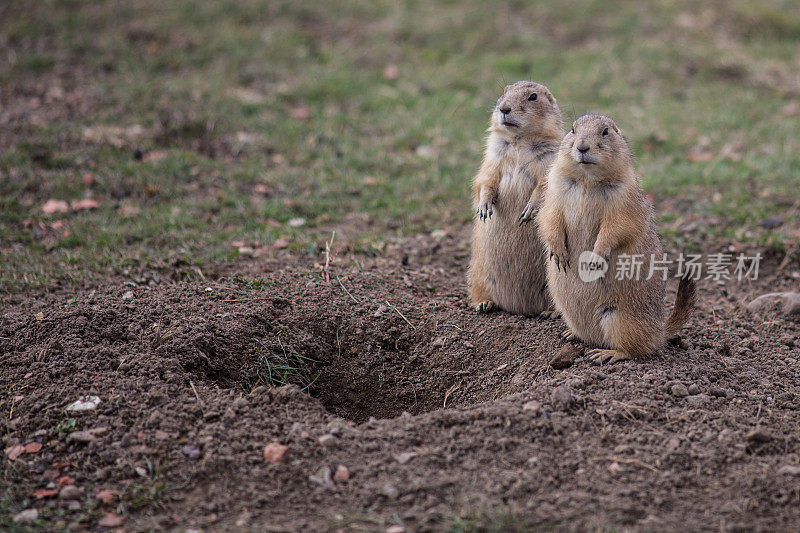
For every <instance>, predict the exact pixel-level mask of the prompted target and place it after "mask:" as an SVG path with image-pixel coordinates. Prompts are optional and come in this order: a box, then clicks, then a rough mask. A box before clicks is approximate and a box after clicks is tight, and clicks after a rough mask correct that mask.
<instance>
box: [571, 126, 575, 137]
mask: <svg viewBox="0 0 800 533" xmlns="http://www.w3.org/2000/svg"><path fill="white" fill-rule="evenodd" d="M570 133H571V134H573V135H575V126H572V131H570Z"/></svg>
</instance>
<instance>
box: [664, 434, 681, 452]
mask: <svg viewBox="0 0 800 533" xmlns="http://www.w3.org/2000/svg"><path fill="white" fill-rule="evenodd" d="M680 445H681V441H680V440H679V439H677V438H675V437H672V438H671V439H669V440H668V441H667V451H668V452H674V451H675V450H677V449H678V447H679V446H680Z"/></svg>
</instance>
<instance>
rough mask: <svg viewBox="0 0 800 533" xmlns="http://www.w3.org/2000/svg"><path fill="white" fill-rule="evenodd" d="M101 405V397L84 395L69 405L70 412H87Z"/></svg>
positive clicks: (68, 410)
mask: <svg viewBox="0 0 800 533" xmlns="http://www.w3.org/2000/svg"><path fill="white" fill-rule="evenodd" d="M98 405H100V398H99V397H98V396H84V397H82V398H79V399H77V400H75V401H74V402H72V403H71V404H69V405H68V406H67V412H69V413H85V412H87V411H94V410H95V409H97V406H98Z"/></svg>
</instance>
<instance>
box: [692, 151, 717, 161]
mask: <svg viewBox="0 0 800 533" xmlns="http://www.w3.org/2000/svg"><path fill="white" fill-rule="evenodd" d="M686 159H688V160H689V161H692V162H693V163H708V162H709V161H713V160H714V154H712V153H711V152H689V155H687V156H686Z"/></svg>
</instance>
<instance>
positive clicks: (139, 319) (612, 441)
mask: <svg viewBox="0 0 800 533" xmlns="http://www.w3.org/2000/svg"><path fill="white" fill-rule="evenodd" d="M467 236H468V229H467V228H465V229H464V230H462V231H460V232H456V233H455V234H453V235H448V236H440V237H439V238H434V237H430V236H425V235H419V236H416V237H411V238H409V239H407V240H404V241H399V242H396V243H393V244H389V245H388V246H387V248H386V251H385V253H384V254H383V255H381V256H379V257H367V256H364V255H355V254H353V253H350V252H348V251H340V252H339V254H338V257H337V261H336V263H334V266H333V268H332V270H331V272H332V274H333V277H332V279H331V281H329V282H326V281H324V280H323V279H322V278H321V276H320V272H319V270H318V269H317V268H315V267H314V265H313V264H312V263H313V261H312V262H310V263H309V262H308V261H307V259H301V258H297V257H293V256H288V255H287V256H281V257H278V258H275V259H272V260H270V261H266V262H265V261H259V260H252V262H251V263H249V264H242V263H237V264H236V265H231V266H229V267H227V268H225V269H221V270H219V271H217V272H211V273H209V272H205V274H204V275H205V278H206V279H205V280H199V281H171V280H169V278H168V277H163V276H162V277H161V279H160V281H159V282H157V283H156V282H154V281H152V278H150V279H149V280H148V279H145V278H146V276H145V277H143V278H142V279H141V281H140V283H134V282H130V281H128V282H124V280H122V279H108V280H107V281H106V282H104V283H102V284H98V285H94V286H86V287H75V286H69V287H52V288H51V289H50V290H48V291H47V292H43V293H37V294H17V295H7V296H5V297H4V302H3V313H2V319H0V362H1V364H2V368H3V371H2V373H0V391H2V392H0V411H1V412H2V422H0V424H2V425H0V431H2V439H3V448H4V449H7V450H8V449H9V448H11V447H13V446H14V445H17V444H27V443H30V442H38V443H41V444H42V446H43V447H42V449H41V450H40V451H38V452H34V453H28V454H23V455H21V456H20V457H19V458H18V459H16V460H15V461H10V460H9V458H8V457H5V456H4V457H3V458H2V464H3V467H2V477H1V478H0V482H2V483H3V484H4V485H5V487H4V489H5V491H6V492H7V493H8V494H10V495H11V501H10V502H9V503H7V505H6V511H8V512H9V513H17V512H19V511H21V510H22V509H25V508H28V507H34V508H37V509H39V510H40V516H41V520H42V521H41V522H40V525H41V524H43V527H44V528H45V529H52V528H54V527H67V528H73V529H90V530H93V529H98V527H99V526H98V520H99V519H100V518H101V517H102V516H103V515H104V513H105V512H114V513H117V514H121V515H123V516H124V517H125V520H126V521H125V526H124V527H125V529H126V530H148V529H173V528H176V529H177V528H199V529H203V530H208V531H212V530H214V531H216V530H276V531H283V530H336V529H337V528H344V529H345V530H370V531H371V530H383V529H384V528H386V527H388V526H390V525H394V524H400V525H403V526H405V527H406V528H407V530H409V531H410V530H415V531H425V530H442V529H448V528H452V529H456V530H459V529H477V530H485V529H503V530H509V529H527V528H530V527H533V526H540V527H556V528H558V529H565V530H594V529H601V530H611V529H615V530H616V529H626V528H632V529H634V530H676V529H681V530H712V529H713V530H770V531H776V530H783V531H787V530H796V529H798V528H800V469H798V468H797V465H798V464H799V463H800V432H799V428H800V410H799V409H798V403H799V401H800V379H798V358H800V349H799V348H798V344H797V339H798V331H800V324H798V323H797V322H794V321H792V320H789V319H786V318H783V317H780V316H768V317H756V316H752V315H750V314H749V313H748V312H747V311H746V310H745V309H744V306H743V303H742V302H744V301H749V299H751V298H752V297H753V296H755V295H758V294H760V293H764V292H772V291H776V290H781V289H783V290H786V289H789V288H792V287H796V286H797V280H795V279H793V278H792V276H791V273H790V270H791V269H789V270H787V269H785V268H779V266H780V265H779V258H768V260H767V262H766V264H764V265H762V275H761V277H760V279H759V280H758V281H756V282H753V283H752V284H750V285H745V284H739V283H737V282H731V283H728V284H726V285H724V286H723V285H718V284H715V283H713V282H710V281H703V282H701V284H700V287H699V306H698V309H697V311H696V312H695V314H694V316H693V317H692V318H691V320H690V322H689V324H688V326H687V327H686V328H685V330H684V336H683V338H682V339H681V341H680V342H678V343H674V344H670V345H668V346H667V347H665V348H664V349H663V351H662V352H661V353H658V354H656V355H653V356H651V357H647V358H644V359H642V360H639V361H633V362H625V363H620V364H616V365H611V366H602V367H598V366H592V365H590V364H588V363H587V362H586V361H584V360H582V359H581V358H580V357H579V358H578V359H577V360H576V361H575V363H574V364H573V365H572V366H568V367H567V368H564V369H562V370H556V369H554V368H553V367H551V365H550V364H549V363H550V360H551V359H552V358H553V357H554V356H556V354H558V353H559V352H560V351H561V350H562V342H561V341H560V340H559V334H560V332H561V331H562V330H563V329H564V326H563V323H562V322H561V321H560V320H537V319H531V318H524V317H519V316H510V315H507V314H504V313H496V314H492V315H488V316H479V315H476V314H475V313H474V312H473V311H472V310H471V309H470V308H469V306H468V302H467V298H466V287H465V275H464V270H465V265H466V263H467V255H468V249H467V242H468V241H467ZM176 268H177V267H176ZM232 274H236V275H235V276H233V275H232ZM176 277H179V276H176ZM671 288H672V290H673V292H674V286H673V287H671ZM128 291H130V292H131V293H132V294H129V295H126V297H123V295H125V293H126V292H128ZM131 296H132V297H131ZM578 349H579V352H580V351H582V347H580V346H579V347H578ZM296 354H299V355H302V357H297V355H296ZM281 357H282V358H283V359H281ZM265 358H266V361H272V362H273V365H274V361H275V360H276V359H275V358H278V359H277V360H283V361H286V360H289V361H293V365H292V366H293V370H292V371H291V374H290V375H289V376H284V377H286V378H287V379H289V380H290V381H294V382H295V383H297V384H298V386H293V385H289V386H285V387H269V388H268V387H266V386H265V379H266V380H267V381H268V379H269V377H268V376H269V374H270V372H273V371H274V372H275V373H276V374H280V372H279V369H277V368H273V367H268V366H267V365H266V364H265V362H264V361H265ZM270 358H272V359H270ZM567 364H568V363H567ZM265 372H266V374H265ZM265 376H267V377H266V378H265ZM273 377H274V376H273ZM273 383H274V381H273ZM301 389H305V390H301ZM87 395H88V396H98V397H99V398H100V400H101V402H100V404H99V405H98V406H97V408H96V409H95V410H93V411H89V412H86V413H77V414H74V413H68V412H67V411H66V410H65V409H66V407H67V406H68V405H69V404H71V403H72V402H74V401H75V400H77V399H79V398H81V397H83V396H87ZM98 428H102V429H100V430H99V431H95V432H94V433H93V435H92V436H91V438H87V439H83V440H88V441H89V442H82V441H81V440H80V439H78V438H77V437H76V436H75V435H74V433H75V432H77V431H87V430H97V429H98ZM71 435H72V436H71ZM326 435H330V437H325V436H326ZM78 436H80V435H78ZM320 437H325V438H323V439H322V440H320ZM273 441H277V442H279V443H281V444H283V445H286V446H288V451H287V452H286V455H285V457H284V458H283V460H282V461H281V462H278V463H271V462H267V461H265V459H264V456H263V449H264V446H265V445H267V444H269V443H271V442H273ZM339 465H344V466H346V467H347V469H348V471H349V479H348V480H341V479H339V480H330V479H328V474H327V472H326V469H330V471H331V472H332V473H335V472H336V470H337V467H338V466H339ZM61 476H70V477H71V478H72V481H73V482H74V485H75V486H76V487H78V488H79V490H80V491H82V492H81V496H80V498H79V499H78V500H77V501H78V505H76V504H74V503H73V504H70V501H68V500H65V499H59V498H58V497H43V498H39V499H37V498H35V497H34V496H33V494H34V492H35V491H37V490H39V489H46V488H48V485H49V484H57V483H58V478H60V477H61ZM50 486H52V485H50ZM105 489H109V490H112V491H113V492H114V495H115V499H114V500H113V501H112V502H110V503H107V504H103V503H101V502H100V501H98V500H97V498H96V495H97V493H98V491H100V490H105ZM70 506H71V507H73V508H74V509H70V508H69V507H70Z"/></svg>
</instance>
